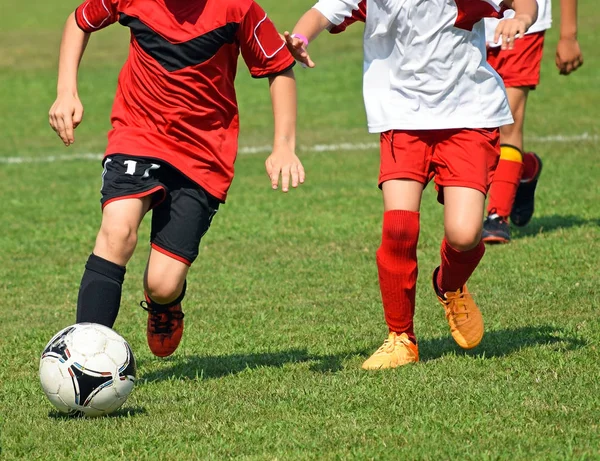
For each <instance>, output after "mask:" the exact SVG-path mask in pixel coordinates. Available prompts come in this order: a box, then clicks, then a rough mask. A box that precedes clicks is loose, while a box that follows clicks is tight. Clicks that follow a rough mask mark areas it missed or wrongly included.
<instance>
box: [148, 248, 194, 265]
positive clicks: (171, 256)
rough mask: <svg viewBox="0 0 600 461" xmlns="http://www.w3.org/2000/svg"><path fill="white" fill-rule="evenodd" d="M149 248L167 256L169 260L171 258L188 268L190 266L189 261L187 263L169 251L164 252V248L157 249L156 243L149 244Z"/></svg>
mask: <svg viewBox="0 0 600 461" xmlns="http://www.w3.org/2000/svg"><path fill="white" fill-rule="evenodd" d="M150 246H151V247H152V249H154V250H156V251H158V252H159V253H162V254H164V255H166V256H168V257H169V258H173V259H175V260H177V261H179V262H182V263H183V264H185V265H186V266H188V267H189V266H191V265H192V263H191V261H188V260H187V259H186V258H184V257H183V256H179V255H176V254H175V253H171V252H170V251H169V250H165V249H164V248H161V247H159V246H158V245H157V244H156V243H151V244H150Z"/></svg>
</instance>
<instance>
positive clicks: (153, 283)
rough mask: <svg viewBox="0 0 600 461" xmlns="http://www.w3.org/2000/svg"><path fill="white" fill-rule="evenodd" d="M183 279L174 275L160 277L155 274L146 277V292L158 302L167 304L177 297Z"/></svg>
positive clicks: (181, 289) (180, 290) (181, 288)
mask: <svg viewBox="0 0 600 461" xmlns="http://www.w3.org/2000/svg"><path fill="white" fill-rule="evenodd" d="M184 284H185V280H179V279H178V278H175V277H164V276H163V277H160V276H158V275H157V274H155V275H154V276H152V275H150V274H149V275H148V276H147V277H146V286H145V289H146V293H147V294H148V296H149V297H150V299H152V300H153V301H155V302H157V303H159V304H168V303H170V302H171V301H173V300H175V299H177V298H178V297H179V296H180V295H181V293H182V291H183V286H184Z"/></svg>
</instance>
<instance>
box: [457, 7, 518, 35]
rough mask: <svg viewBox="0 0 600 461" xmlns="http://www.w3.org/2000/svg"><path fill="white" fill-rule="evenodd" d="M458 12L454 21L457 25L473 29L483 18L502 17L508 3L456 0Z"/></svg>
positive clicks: (465, 28) (460, 27)
mask: <svg viewBox="0 0 600 461" xmlns="http://www.w3.org/2000/svg"><path fill="white" fill-rule="evenodd" d="M455 2H456V7H457V9H458V14H457V16H456V21H455V23H454V26H455V27H458V28H459V29H464V30H473V26H474V25H475V24H477V23H478V22H479V21H481V20H482V19H483V18H498V19H502V17H503V15H504V12H505V11H506V9H507V8H506V5H504V3H503V2H501V1H498V0H479V1H473V0H455Z"/></svg>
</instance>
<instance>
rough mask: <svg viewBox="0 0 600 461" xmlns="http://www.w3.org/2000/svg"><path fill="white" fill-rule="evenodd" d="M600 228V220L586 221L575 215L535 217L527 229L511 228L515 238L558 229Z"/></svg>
mask: <svg viewBox="0 0 600 461" xmlns="http://www.w3.org/2000/svg"><path fill="white" fill-rule="evenodd" d="M590 224H592V225H596V226H600V219H586V218H582V217H581V216H575V215H567V216H560V215H552V216H542V217H540V218H536V217H534V218H533V220H532V221H531V223H530V224H528V225H527V226H525V227H515V226H512V227H511V233H512V237H513V238H521V237H529V236H532V235H537V234H543V233H546V232H552V231H555V230H557V229H568V228H570V227H582V226H587V225H590Z"/></svg>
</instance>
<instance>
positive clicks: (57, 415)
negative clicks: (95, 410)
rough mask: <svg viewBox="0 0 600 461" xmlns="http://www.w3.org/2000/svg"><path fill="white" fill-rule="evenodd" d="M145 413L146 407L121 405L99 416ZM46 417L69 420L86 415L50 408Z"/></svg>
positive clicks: (123, 415) (111, 416)
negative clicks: (112, 411) (111, 411)
mask: <svg viewBox="0 0 600 461" xmlns="http://www.w3.org/2000/svg"><path fill="white" fill-rule="evenodd" d="M145 414H146V409H145V408H144V407H122V408H119V409H118V410H117V411H115V412H114V413H111V414H110V415H106V416H100V418H130V417H133V416H138V415H145ZM48 418H52V419H57V420H60V419H64V420H70V419H83V418H86V417H85V416H84V415H83V414H82V413H75V414H72V415H67V414H65V413H61V412H59V411H56V410H51V411H49V412H48Z"/></svg>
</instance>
